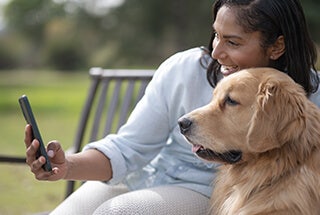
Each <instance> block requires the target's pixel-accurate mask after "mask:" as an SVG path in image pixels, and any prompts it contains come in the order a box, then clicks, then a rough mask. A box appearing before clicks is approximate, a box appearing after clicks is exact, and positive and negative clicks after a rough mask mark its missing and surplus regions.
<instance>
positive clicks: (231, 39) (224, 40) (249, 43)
mask: <svg viewBox="0 0 320 215" xmlns="http://www.w3.org/2000/svg"><path fill="white" fill-rule="evenodd" d="M213 29H214V31H215V38H214V40H213V43H212V47H213V51H212V57H213V58H214V59H216V60H217V61H218V62H219V63H220V64H221V73H222V74H223V76H227V75H229V74H231V73H234V72H237V71H239V70H241V69H245V68H250V67H264V66H268V65H269V62H270V54H269V53H270V51H269V50H268V49H266V50H265V49H263V48H262V46H261V34H260V32H250V33H248V32H245V31H244V29H243V27H241V26H240V25H239V24H237V20H236V16H235V13H234V12H233V11H232V8H228V7H226V6H222V7H221V8H220V9H219V11H218V14H217V17H216V20H215V22H214V23H213Z"/></svg>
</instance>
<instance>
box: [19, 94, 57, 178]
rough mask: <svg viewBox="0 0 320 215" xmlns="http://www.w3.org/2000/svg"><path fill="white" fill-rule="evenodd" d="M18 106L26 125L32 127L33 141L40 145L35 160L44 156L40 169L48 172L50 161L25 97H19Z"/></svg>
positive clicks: (50, 168)
mask: <svg viewBox="0 0 320 215" xmlns="http://www.w3.org/2000/svg"><path fill="white" fill-rule="evenodd" d="M19 104H20V107H21V110H22V113H23V115H24V118H25V120H26V122H27V123H28V124H30V125H31V127H32V133H33V139H37V140H38V141H39V143H40V147H39V149H38V151H37V155H36V156H37V158H39V157H40V156H41V155H42V156H44V157H45V158H46V163H45V164H44V165H43V166H42V168H43V169H44V170H45V171H48V172H49V171H51V170H52V167H51V164H50V161H49V158H48V155H47V152H46V149H45V146H44V144H43V141H42V138H41V135H40V131H39V128H38V126H37V122H36V119H35V118H34V115H33V112H32V109H31V105H30V103H29V100H28V97H27V96H26V95H23V96H21V97H20V98H19Z"/></svg>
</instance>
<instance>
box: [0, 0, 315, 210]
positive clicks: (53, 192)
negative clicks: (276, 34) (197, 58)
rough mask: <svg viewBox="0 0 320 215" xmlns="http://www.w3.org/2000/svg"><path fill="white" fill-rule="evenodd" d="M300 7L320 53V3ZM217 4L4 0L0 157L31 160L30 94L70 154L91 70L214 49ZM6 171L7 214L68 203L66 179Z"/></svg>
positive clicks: (1, 202) (41, 119)
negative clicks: (27, 135) (21, 102)
mask: <svg viewBox="0 0 320 215" xmlns="http://www.w3.org/2000/svg"><path fill="white" fill-rule="evenodd" d="M301 2H302V5H303V8H304V10H305V13H306V18H307V22H308V25H309V29H310V33H311V35H312V39H313V40H314V41H315V42H316V44H318V46H317V47H318V50H319V44H320V13H319V11H320V2H319V1H318V0H301ZM212 3H213V1H209V0H201V1H195V0H161V1H159V0H0V6H1V10H0V122H1V124H0V137H1V141H0V144H1V150H0V154H8V155H20V156H23V155H24V151H25V148H24V144H23V138H24V133H23V130H24V126H25V122H24V119H23V116H22V114H21V111H20V109H19V106H18V102H17V99H18V97H19V96H21V95H22V94H28V96H29V97H30V99H31V101H32V105H33V108H34V112H35V115H36V117H37V121H38V124H39V126H40V130H41V133H42V136H43V139H44V140H45V141H49V140H52V139H58V140H59V141H61V143H62V144H63V147H64V148H65V149H66V148H68V147H69V146H70V145H71V144H72V142H73V138H74V136H75V130H76V126H77V123H78V120H79V116H80V111H81V107H82V105H83V102H84V99H85V95H86V92H87V90H88V87H89V79H88V70H89V68H90V67H93V66H94V67H104V68H157V67H158V66H159V64H160V63H161V62H162V61H163V60H165V59H166V58H167V57H169V56H170V55H172V54H173V53H175V52H178V51H182V50H185V49H188V48H191V47H195V46H201V45H204V46H207V45H208V42H209V37H210V31H211V24H212V23H211V20H212V18H211V17H212V15H211V5H212ZM318 53H319V51H318ZM317 69H320V63H319V61H318V63H317ZM0 174H1V177H0V193H1V194H0V214H33V213H36V212H40V211H48V210H51V209H52V208H54V206H55V205H57V204H58V203H59V202H60V201H61V200H62V199H63V196H64V192H65V182H64V181H59V182H39V181H36V180H35V179H34V176H33V175H32V174H31V173H30V172H29V167H27V166H26V165H24V164H20V165H16V164H0Z"/></svg>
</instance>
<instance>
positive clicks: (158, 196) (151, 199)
mask: <svg viewBox="0 0 320 215" xmlns="http://www.w3.org/2000/svg"><path fill="white" fill-rule="evenodd" d="M208 203H209V199H208V198H207V197H205V196H203V195H201V194H199V193H197V192H195V191H191V190H188V189H185V188H182V187H177V186H164V187H156V188H150V189H143V190H137V191H132V192H128V193H125V194H122V195H119V196H116V197H114V198H112V199H109V200H108V201H106V202H104V203H103V204H102V205H101V206H99V207H98V208H97V210H96V211H95V212H94V214H96V215H99V214H109V215H116V214H126V215H130V214H145V215H149V214H175V215H180V214H181V215H182V214H183V215H187V214H190V215H191V214H192V215H197V214H207V211H208Z"/></svg>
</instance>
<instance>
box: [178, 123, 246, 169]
mask: <svg viewBox="0 0 320 215" xmlns="http://www.w3.org/2000/svg"><path fill="white" fill-rule="evenodd" d="M178 124H179V127H180V132H181V134H183V135H184V136H185V137H186V138H187V139H188V134H189V133H190V130H191V127H192V120H190V119H188V118H187V117H182V118H180V119H179V120H178ZM188 140H189V139H188ZM189 142H190V141H189ZM192 144H193V143H192ZM193 147H195V145H194V144H193ZM196 148H197V149H196V150H195V151H194V153H195V154H196V155H197V156H198V157H200V158H202V159H204V160H207V161H218V162H223V163H229V164H234V163H237V162H238V161H240V160H241V158H242V152H241V151H238V150H230V151H227V152H224V153H218V152H215V151H213V150H211V149H208V148H204V147H203V146H201V145H197V147H196Z"/></svg>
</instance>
